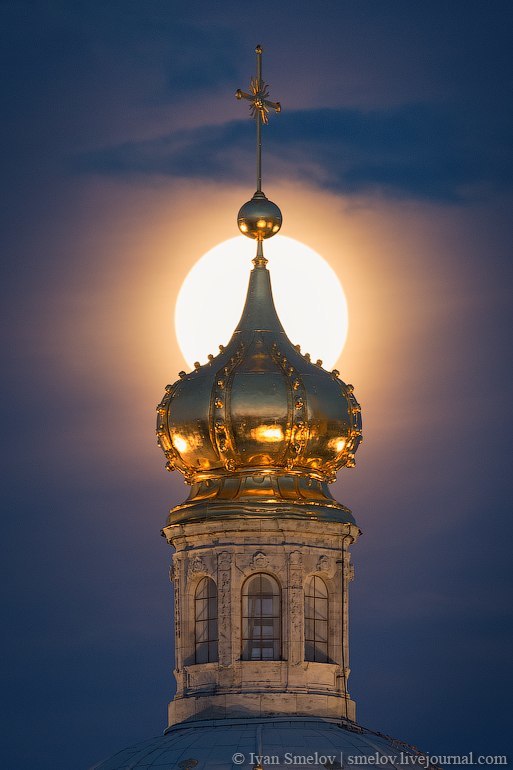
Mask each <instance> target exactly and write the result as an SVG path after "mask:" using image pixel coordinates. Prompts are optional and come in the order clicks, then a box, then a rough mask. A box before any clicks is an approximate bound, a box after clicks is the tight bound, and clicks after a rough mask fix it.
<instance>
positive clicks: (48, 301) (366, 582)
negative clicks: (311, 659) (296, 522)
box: [0, 0, 513, 770]
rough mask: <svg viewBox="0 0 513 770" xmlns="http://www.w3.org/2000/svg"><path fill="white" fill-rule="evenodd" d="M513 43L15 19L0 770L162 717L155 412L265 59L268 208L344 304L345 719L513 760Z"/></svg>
mask: <svg viewBox="0 0 513 770" xmlns="http://www.w3.org/2000/svg"><path fill="white" fill-rule="evenodd" d="M512 33H513V6H512V5H511V3H510V2H500V1H498V0H491V2H488V3H485V2H473V0H466V1H465V2H463V0H452V2H450V3H448V2H430V3H417V2H411V0H409V1H408V2H406V1H404V2H401V1H395V0H391V1H390V2H386V3H385V2H378V1H377V0H375V1H374V2H367V1H365V0H360V1H359V2H346V1H345V0H338V2H329V1H326V2H320V3H311V2H308V3H307V2H302V0H296V2H294V3H288V2H284V3H281V4H280V3H276V2H274V3H270V2H266V1H265V0H264V1H263V2H260V3H258V4H249V3H247V2H237V3H235V2H223V3H212V2H210V3H206V2H191V3H189V4H178V3H175V2H172V1H171V2H153V1H152V0H146V1H145V2H129V1H128V2H127V1H125V2H115V1H112V2H108V3H101V2H97V1H96V0H89V2H76V1H75V2H72V3H70V2H64V1H62V2H60V1H59V0H55V1H54V2H51V1H50V0H48V1H47V2H29V1H25V2H24V1H23V0H20V1H19V2H16V1H15V0H12V1H11V2H4V3H3V4H2V5H1V8H0V36H1V46H0V58H1V68H0V71H1V78H2V107H3V109H2V120H1V122H0V131H1V133H2V143H1V150H2V158H3V163H2V175H1V187H2V205H1V206H0V219H1V224H2V228H1V232H2V239H3V248H2V260H1V268H2V279H1V288H0V290H1V292H2V295H3V296H2V300H3V301H2V306H3V323H2V327H1V328H2V334H3V336H4V345H3V351H4V362H3V367H2V381H3V397H2V401H1V404H2V428H3V430H2V449H3V470H4V473H3V481H4V489H3V494H2V502H3V525H4V548H3V559H2V561H3V565H4V569H5V577H4V579H3V581H2V593H3V598H4V602H5V610H4V631H3V634H2V641H1V644H2V655H1V660H2V664H3V667H5V670H4V673H3V677H4V681H5V684H4V685H3V687H2V692H3V695H4V696H5V713H4V714H3V716H2V726H3V728H4V729H5V738H4V739H3V742H2V766H5V767H6V768H12V769H13V770H28V769H29V768H30V769H31V770H32V768H38V770H50V769H51V770H75V768H76V770H82V769H83V768H86V767H88V766H89V765H91V764H92V763H93V762H94V761H96V760H99V759H101V758H102V757H104V756H106V755H108V754H109V753H112V752H113V751H115V750H116V749H118V748H121V747H123V746H125V745H128V744H129V743H130V742H135V741H137V740H139V739H142V738H145V737H147V736H151V735H155V734H158V733H159V732H160V731H161V730H162V729H163V727H164V726H165V713H166V710H165V707H166V703H167V701H168V700H169V699H170V698H171V696H172V686H173V677H172V626H171V617H172V614H171V613H172V608H171V591H170V586H169V583H168V578H167V572H168V562H169V555H170V554H169V551H168V549H167V547H166V545H165V543H164V541H163V540H162V539H161V538H160V537H159V530H160V527H161V526H162V524H163V522H164V520H165V517H166V513H167V510H168V508H169V507H170V506H171V505H174V504H176V503H178V502H180V501H181V500H182V499H183V497H184V495H185V493H186V488H185V487H184V486H183V484H182V483H181V480H180V479H179V478H175V477H174V476H169V475H167V474H165V473H164V471H163V462H162V457H161V456H160V455H159V452H158V450H157V449H156V447H155V444H154V434H153V418H154V406H155V404H156V403H157V402H158V400H159V399H160V396H161V393H162V391H163V387H164V385H165V384H166V383H167V382H168V381H173V380H174V379H175V378H176V372H177V371H178V370H179V369H181V368H182V367H183V365H184V364H183V361H182V359H181V358H180V354H179V351H178V348H177V345H176V340H175V338H174V331H173V325H172V317H173V309H174V308H173V306H174V298H175V296H176V290H177V288H178V286H179V285H180V283H181V281H182V280H183V277H184V275H185V274H186V272H187V270H188V269H189V268H190V266H192V264H194V262H195V261H196V259H198V257H199V256H200V255H201V254H202V253H203V252H204V251H205V250H206V249H208V248H210V247H211V246H213V245H215V244H216V243H218V242H219V241H221V240H223V239H225V238H228V237H231V236H233V235H235V234H236V230H235V225H234V217H235V214H236V212H237V210H238V207H239V205H240V204H241V203H242V202H243V201H244V200H245V199H246V198H247V197H249V196H250V195H251V194H252V192H253V134H252V127H251V125H250V124H249V122H248V120H247V114H246V110H245V107H243V106H241V104H240V103H239V102H237V101H236V100H235V99H234V98H233V92H234V90H235V89H236V88H238V87H242V88H246V87H247V84H248V82H249V77H250V76H251V75H252V74H253V70H254V54H253V50H254V46H255V44H256V43H258V42H260V43H262V44H263V46H264V49H265V59H264V77H265V78H266V80H268V81H269V82H270V83H271V86H272V90H271V94H272V95H273V97H274V98H276V99H279V100H280V101H281V102H282V104H283V107H284V109H283V113H282V114H281V115H279V116H277V117H276V118H275V119H274V120H273V121H272V125H271V126H270V127H269V129H268V130H267V131H266V135H265V143H266V145H265V146H266V154H265V159H264V160H265V162H264V173H265V180H266V184H265V185H264V188H265V189H266V192H268V194H269V195H270V197H273V198H274V199H276V200H278V201H279V203H280V206H281V208H282V210H283V212H284V216H285V224H284V228H283V233H284V234H286V235H290V236H292V237H295V238H298V239H300V240H304V241H305V242H306V243H309V245H311V246H313V247H314V248H316V249H317V250H318V251H320V252H321V253H323V254H324V255H325V256H326V258H329V259H330V262H331V264H332V265H333V266H334V268H336V269H337V271H338V272H339V274H340V277H341V279H342V280H343V283H344V287H345V290H346V294H347V297H348V303H349V312H350V319H351V327H350V336H349V341H348V345H347V347H346V350H345V352H344V354H343V357H342V359H341V362H340V365H339V368H340V370H341V372H342V377H343V378H344V379H345V380H346V381H350V382H353V383H354V385H355V390H356V393H357V395H358V397H359V400H360V401H361V403H362V407H363V417H364V428H365V443H364V445H363V446H362V449H361V450H360V452H359V457H358V466H357V469H356V470H355V471H353V472H348V473H346V474H341V478H340V481H338V482H337V484H336V486H335V491H336V494H337V495H338V496H339V497H340V499H341V500H342V501H343V502H344V503H346V504H349V505H350V507H351V508H352V509H353V511H354V514H355V516H356V518H357V520H358V522H359V523H360V526H361V527H362V529H363V530H364V536H363V537H362V538H361V540H360V542H359V543H358V545H357V546H356V547H355V549H354V559H355V562H356V577H357V579H356V581H355V583H354V584H353V586H352V597H351V598H352V607H351V622H352V641H351V644H352V646H351V668H352V673H351V680H350V691H351V694H352V696H353V697H354V698H355V699H356V701H357V704H358V715H359V720H360V721H361V722H362V724H365V725H367V726H369V727H372V728H375V729H379V730H382V731H384V732H388V733H390V734H392V735H395V736H397V737H399V738H402V739H404V740H407V741H409V742H411V743H414V744H417V745H419V746H421V747H422V748H423V749H424V750H426V751H429V752H430V753H432V754H438V753H461V754H463V753H466V752H468V751H471V750H473V751H475V752H478V753H479V752H480V753H491V754H499V753H500V754H503V753H507V752H509V753H510V755H511V756H512V757H513V746H512V743H513V741H511V737H510V736H511V723H512V717H513V715H512V713H511V684H512V682H511V654H512V630H513V623H512V618H511V597H512V574H511V562H512V559H511V552H512V542H511V541H512V538H511V536H512V532H513V524H512V517H511V514H512V503H511V499H512V497H511V478H512V475H513V474H512V470H511V457H512V451H511V435H512V427H513V426H512V419H511V418H512V408H511V386H510V383H511V380H512V377H513V361H512V355H511V349H512V331H511V330H512V328H513V318H512V312H511V311H512V301H511V294H512V289H513V280H512V279H513V275H512V272H513V270H512V253H511V252H512V247H511V244H512V242H513V238H512V236H513V232H512V231H513V225H512V222H513V205H512V204H513V106H512V105H513V103H512V98H511V94H512V91H513V66H512V65H513V47H512V45H511V40H512ZM248 267H249V266H248ZM205 323H208V316H207V317H206V318H205ZM312 353H313V354H315V351H312Z"/></svg>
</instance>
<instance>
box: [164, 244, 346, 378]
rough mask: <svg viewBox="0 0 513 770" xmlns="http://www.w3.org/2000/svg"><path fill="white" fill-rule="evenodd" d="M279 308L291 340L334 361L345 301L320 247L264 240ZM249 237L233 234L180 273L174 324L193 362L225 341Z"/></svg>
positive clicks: (236, 313) (247, 260)
mask: <svg viewBox="0 0 513 770" xmlns="http://www.w3.org/2000/svg"><path fill="white" fill-rule="evenodd" d="M264 253H265V256H266V257H267V259H268V260H269V264H268V265H267V268H268V269H269V270H270V272H271V280H272V286H273V296H274V301H275V304H276V309H277V311H278V315H279V317H280V320H281V322H282V324H283V327H284V329H285V331H286V332H287V335H288V337H289V339H290V340H291V342H292V343H293V344H295V345H296V344H299V345H301V351H302V352H303V353H310V354H311V357H312V361H315V360H317V359H321V360H322V361H323V366H324V367H325V368H326V369H330V368H332V367H333V366H334V365H335V363H336V362H337V360H338V358H339V356H340V353H341V352H342V348H343V347H344V343H345V341H346V337H347V328H348V313H347V302H346V298H345V295H344V291H343V289H342V286H341V285H340V281H339V279H338V277H337V275H336V273H335V272H334V270H333V269H332V268H331V267H330V265H329V264H328V263H327V262H326V260H325V259H323V258H322V257H321V256H320V254H318V253H317V252H316V251H314V250H313V249H311V248H310V247H309V246H306V245H305V244H304V243H300V241H296V240H294V239H293V238H288V237H286V236H284V235H276V236H275V237H274V238H272V240H269V241H265V244H264ZM254 256H255V241H252V240H251V241H250V240H248V238H245V237H244V236H242V235H240V236H237V237H235V238H230V239H229V240H227V241H224V242H223V243H220V244H218V245H217V246H214V248H213V249H210V251H207V253H206V254H204V255H203V256H202V257H201V259H199V260H198V262H196V264H195V265H194V267H193V268H192V269H191V270H190V272H189V273H188V275H187V276H186V278H185V280H184V282H183V284H182V286H181V288H180V291H179V293H178V297H177V301H176V309H175V328H176V336H177V338H178V344H179V346H180V349H181V351H182V353H183V356H184V358H185V360H186V361H187V363H188V365H189V366H190V368H191V369H192V368H193V366H194V362H195V361H200V362H201V363H205V362H206V361H207V356H208V354H209V353H213V354H214V355H216V354H217V352H218V349H219V345H220V344H223V345H226V343H227V342H228V341H229V339H230V337H231V336H232V333H233V330H234V329H235V327H236V326H237V323H238V321H239V318H240V316H241V313H242V309H243V307H244V300H245V298H246V290H247V286H248V280H249V272H250V270H251V268H252V264H251V260H252V259H253V257H254Z"/></svg>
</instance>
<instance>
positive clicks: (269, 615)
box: [242, 573, 281, 660]
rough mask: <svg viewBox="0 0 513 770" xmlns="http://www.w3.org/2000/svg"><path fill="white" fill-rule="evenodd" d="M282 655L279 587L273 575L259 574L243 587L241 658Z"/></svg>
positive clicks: (252, 658)
mask: <svg viewBox="0 0 513 770" xmlns="http://www.w3.org/2000/svg"><path fill="white" fill-rule="evenodd" d="M280 658H281V611H280V587H279V585H278V583H277V582H276V580H275V579H274V578H272V577H271V576H270V575H264V574H263V573H258V574H256V575H252V576H251V577H250V578H248V579H247V580H246V582H245V583H244V587H243V589H242V659H243V660H280Z"/></svg>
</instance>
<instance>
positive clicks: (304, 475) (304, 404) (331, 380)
mask: <svg viewBox="0 0 513 770" xmlns="http://www.w3.org/2000/svg"><path fill="white" fill-rule="evenodd" d="M259 245H260V244H259ZM253 262H254V265H255V267H254V269H253V270H252V271H251V274H250V279H249V287H248V293H247V298H246V303H245V306H244V310H243V313H242V316H241V319H240V321H239V323H238V325H237V328H236V329H235V331H234V333H233V335H232V338H231V340H230V342H229V343H228V345H227V346H226V347H224V346H222V345H220V346H219V347H220V352H219V354H218V355H217V356H215V357H214V356H209V361H208V363H206V364H205V365H203V366H201V365H200V364H199V363H198V364H196V365H195V369H194V371H192V372H190V373H188V374H186V373H185V372H180V378H179V379H178V380H177V382H175V383H174V384H173V385H168V386H167V387H166V392H165V395H164V397H163V399H162V401H161V402H160V404H159V405H158V407H157V411H158V419H157V436H158V443H159V445H160V446H161V447H162V449H163V451H164V453H165V455H166V458H167V466H166V467H167V468H168V470H174V469H177V470H178V471H180V472H181V473H182V474H183V475H184V477H185V480H186V482H187V483H189V484H191V485H193V486H194V495H193V497H194V498H195V500H197V498H198V495H199V497H200V498H205V497H206V498H209V497H210V498H211V497H212V496H215V495H218V494H219V493H221V496H224V497H225V498H226V496H227V495H228V497H229V496H230V494H231V493H230V492H229V491H228V492H227V490H230V489H235V486H236V487H237V493H236V495H237V496H240V495H241V494H242V493H243V487H244V486H246V487H248V484H249V486H250V487H251V490H252V491H251V494H250V496H252V497H255V496H257V497H258V483H259V481H260V484H261V485H262V488H261V493H262V495H263V496H264V497H265V496H266V495H267V496H268V497H269V495H270V496H271V497H272V498H278V499H280V500H282V501H283V500H284V499H286V498H287V494H286V491H287V489H288V488H289V487H290V488H291V489H290V491H291V496H292V497H295V498H297V497H298V496H299V497H301V491H300V490H301V487H302V486H303V487H305V489H306V488H307V489H308V490H310V491H309V492H308V494H307V497H308V496H309V497H310V498H312V494H313V492H314V491H315V489H318V490H319V492H322V496H323V499H324V498H326V489H325V485H326V482H331V481H334V480H335V477H336V473H337V471H338V470H339V469H340V468H342V467H344V466H345V467H352V466H353V465H354V456H355V452H356V449H357V448H358V445H359V443H360V441H361V409H360V406H359V404H358V402H357V401H356V399H355V397H354V395H353V387H352V386H351V385H346V384H345V383H344V382H342V380H340V379H339V377H338V374H339V373H338V371H337V370H333V371H332V372H328V371H326V370H325V369H323V368H322V365H321V364H322V362H321V361H318V362H317V363H316V364H314V363H312V362H311V361H310V357H309V356H308V354H306V355H302V354H301V352H300V349H299V346H298V345H296V346H294V345H293V344H292V343H291V342H290V340H289V339H288V337H287V335H286V333H285V331H284V329H283V327H282V325H281V322H280V320H279V318H278V315H277V313H276V309H275V306H274V301H273V297H272V291H271V281H270V274H269V271H268V270H267V268H266V260H265V259H264V258H263V255H262V252H261V249H259V256H258V255H257V258H256V259H255V260H253ZM264 476H265V478H266V479H267V481H266V483H264V482H263V477H264ZM234 485H235V486H234ZM241 485H242V486H241ZM305 485H306V486H305ZM314 488H315V489H314ZM248 489H249V487H248ZM255 490H257V491H255ZM273 490H274V491H273ZM214 493H215V494H214ZM303 496H304V495H303ZM328 497H330V499H332V498H331V496H330V495H329V493H328ZM333 502H334V501H333ZM336 506H337V507H341V508H343V506H341V505H340V504H338V503H337V504H336ZM344 510H347V509H344Z"/></svg>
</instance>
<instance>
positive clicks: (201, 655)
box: [194, 577, 217, 663]
mask: <svg viewBox="0 0 513 770" xmlns="http://www.w3.org/2000/svg"><path fill="white" fill-rule="evenodd" d="M194 621H195V623H194V633H195V643H196V647H195V654H194V662H195V663H212V661H215V660H217V586H216V584H215V583H214V581H213V580H212V579H211V578H207V577H204V578H201V580H200V582H199V583H198V586H197V588H196V593H195V595H194Z"/></svg>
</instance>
